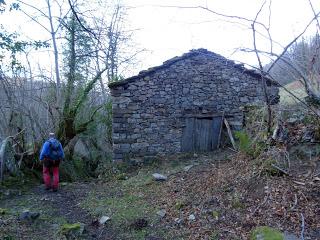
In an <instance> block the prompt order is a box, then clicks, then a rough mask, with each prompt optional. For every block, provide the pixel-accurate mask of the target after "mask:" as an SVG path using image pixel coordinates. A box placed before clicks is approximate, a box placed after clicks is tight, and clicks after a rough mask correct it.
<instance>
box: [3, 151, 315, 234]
mask: <svg viewBox="0 0 320 240" xmlns="http://www.w3.org/2000/svg"><path fill="white" fill-rule="evenodd" d="M153 173H159V174H162V175H164V176H165V177H166V178H167V179H166V180H161V181H156V180H155V179H154V177H153V176H152V174H153ZM319 180H320V179H319V178H318V177H317V176H316V174H313V175H312V176H311V175H310V174H309V175H303V174H298V173H297V172H295V174H294V175H292V174H289V175H288V174H284V173H283V172H281V171H278V170H276V169H274V168H270V166H268V165H265V164H261V162H259V161H257V160H252V159H250V158H248V157H247V156H245V155H243V154H239V153H235V152H233V151H229V150H224V151H218V152H215V153H213V154H210V155H200V156H198V155H183V156H175V157H171V158H169V159H162V160H161V162H160V163H159V162H158V163H154V164H151V165H149V166H146V167H143V168H137V169H135V170H134V171H131V172H130V173H128V172H126V173H123V172H122V173H121V172H119V173H117V174H115V175H114V176H113V177H112V178H111V179H108V180H94V181H90V182H82V183H62V184H61V188H60V190H59V191H58V192H57V193H54V192H51V191H49V192H47V191H45V190H44V189H43V185H39V184H36V186H34V185H32V186H30V187H24V188H22V189H21V188H20V187H21V186H20V187H18V186H17V185H14V186H11V187H8V186H6V187H4V186H1V188H0V192H1V195H0V239H149V240H161V239H210V240H215V239H222V240H224V239H226V240H228V239H250V236H251V235H252V234H253V232H254V231H255V230H256V231H262V232H265V235H266V236H268V234H269V236H271V238H267V237H266V238H256V239H284V238H283V236H284V235H285V236H286V238H285V239H312V240H316V239H320V203H319V200H318V199H319V197H320V181H319ZM103 216H104V217H109V218H110V219H109V220H107V218H104V219H101V218H102V217H103ZM99 220H101V221H102V220H104V221H105V223H102V222H99ZM263 226H267V227H272V229H271V230H270V229H269V228H266V227H264V228H259V227H263ZM274 229H277V231H278V232H272V233H271V232H270V231H273V230H274ZM257 234H258V235H259V233H257ZM277 234H278V235H277ZM302 235H303V238H301V236H302ZM272 236H274V237H272ZM279 236H280V238H279ZM253 239H255V238H253Z"/></svg>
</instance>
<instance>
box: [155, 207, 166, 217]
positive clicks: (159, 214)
mask: <svg viewBox="0 0 320 240" xmlns="http://www.w3.org/2000/svg"><path fill="white" fill-rule="evenodd" d="M166 213H167V212H166V210H165V209H161V210H159V211H158V212H157V215H158V216H160V217H161V218H164V217H165V216H166Z"/></svg>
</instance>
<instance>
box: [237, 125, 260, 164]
mask: <svg viewBox="0 0 320 240" xmlns="http://www.w3.org/2000/svg"><path fill="white" fill-rule="evenodd" d="M235 136H236V138H237V140H238V148H239V150H240V152H242V153H244V154H247V155H249V156H251V157H253V158H255V157H257V156H259V155H260V153H261V152H262V151H263V149H264V147H265V144H264V143H263V142H259V141H253V140H252V139H251V138H250V136H249V135H248V134H247V133H246V132H244V131H237V132H236V133H235Z"/></svg>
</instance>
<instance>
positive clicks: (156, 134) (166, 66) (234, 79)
mask: <svg viewBox="0 0 320 240" xmlns="http://www.w3.org/2000/svg"><path fill="white" fill-rule="evenodd" d="M267 86H268V87H267V89H268V92H269V94H270V97H271V100H272V103H273V104H274V103H277V102H278V100H279V95H278V87H277V84H276V83H275V82H272V81H271V80H269V79H267ZM109 88H110V89H111V96H112V110H113V151H114V160H115V161H118V160H125V159H129V158H141V157H149V156H154V155H157V154H168V153H179V152H193V151H210V150H213V149H215V148H217V147H218V144H219V139H220V136H221V126H222V118H223V117H225V118H226V119H227V120H228V122H229V124H230V126H231V128H232V129H239V128H241V126H242V124H243V117H244V115H243V111H242V109H243V106H246V105H262V104H263V103H264V99H265V98H264V93H263V85H262V80H261V76H260V75H259V74H257V73H256V72H255V71H253V70H249V69H246V68H244V67H243V65H241V64H235V63H234V62H233V61H231V60H228V59H226V58H224V57H222V56H220V55H218V54H215V53H213V52H210V51H208V50H206V49H197V50H191V51H190V52H188V53H186V54H184V55H182V56H180V57H174V58H172V59H170V60H168V61H166V62H164V63H163V65H161V66H157V67H154V68H150V69H148V70H146V71H141V72H140V73H139V74H138V75H137V76H134V77H130V78H128V79H125V80H122V81H118V82H113V83H110V84H109Z"/></svg>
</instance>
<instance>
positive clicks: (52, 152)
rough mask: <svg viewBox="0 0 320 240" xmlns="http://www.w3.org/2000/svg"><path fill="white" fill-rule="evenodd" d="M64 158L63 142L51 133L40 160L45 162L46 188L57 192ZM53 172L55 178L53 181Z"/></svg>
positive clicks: (44, 178)
mask: <svg viewBox="0 0 320 240" xmlns="http://www.w3.org/2000/svg"><path fill="white" fill-rule="evenodd" d="M63 159H64V152H63V148H62V145H61V143H60V142H59V141H58V140H57V139H56V138H55V135H54V133H50V134H49V139H48V140H47V141H46V142H45V143H44V144H43V146H42V149H41V153H40V161H41V162H42V163H43V170H42V174H43V181H44V184H45V189H46V190H50V189H51V188H52V190H53V191H54V192H56V191H57V190H58V187H59V165H60V162H61V161H62V160H63ZM50 172H52V175H53V179H52V182H51V175H50Z"/></svg>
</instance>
